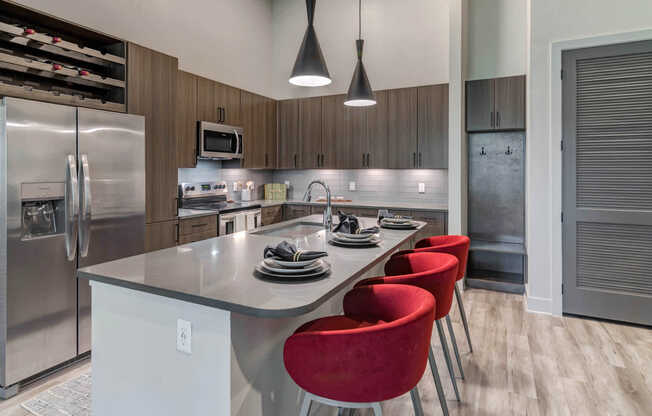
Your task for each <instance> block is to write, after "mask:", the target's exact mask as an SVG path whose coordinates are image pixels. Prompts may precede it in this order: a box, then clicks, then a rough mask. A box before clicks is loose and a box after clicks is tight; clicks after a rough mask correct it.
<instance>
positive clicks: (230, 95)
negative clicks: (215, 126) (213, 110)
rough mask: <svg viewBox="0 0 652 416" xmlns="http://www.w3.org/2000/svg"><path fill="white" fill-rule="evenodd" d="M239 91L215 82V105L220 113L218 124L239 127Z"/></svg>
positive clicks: (240, 119)
mask: <svg viewBox="0 0 652 416" xmlns="http://www.w3.org/2000/svg"><path fill="white" fill-rule="evenodd" d="M240 93H241V92H240V90H239V89H238V88H234V87H231V86H228V85H225V84H222V83H219V82H215V104H216V105H217V108H218V109H219V111H221V112H222V114H221V119H219V122H220V123H223V124H228V125H230V126H241V125H242V115H241V110H240Z"/></svg>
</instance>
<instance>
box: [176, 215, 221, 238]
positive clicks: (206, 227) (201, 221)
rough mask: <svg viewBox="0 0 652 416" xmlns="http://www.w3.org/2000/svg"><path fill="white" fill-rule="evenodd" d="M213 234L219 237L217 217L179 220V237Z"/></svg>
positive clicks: (209, 216)
mask: <svg viewBox="0 0 652 416" xmlns="http://www.w3.org/2000/svg"><path fill="white" fill-rule="evenodd" d="M207 232H212V233H213V234H214V236H216V235H217V215H207V216H205V217H195V218H187V219H181V220H179V236H185V235H190V234H200V233H207Z"/></svg>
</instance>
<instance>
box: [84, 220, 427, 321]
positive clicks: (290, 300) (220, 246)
mask: <svg viewBox="0 0 652 416" xmlns="http://www.w3.org/2000/svg"><path fill="white" fill-rule="evenodd" d="M307 221H309V222H314V223H317V224H321V221H322V217H321V215H312V216H309V217H304V218H300V219H296V220H292V221H286V222H282V223H278V224H273V225H270V226H267V227H263V228H260V229H258V230H256V231H254V232H239V233H235V234H230V235H227V236H223V237H217V238H210V239H208V240H203V241H198V242H195V243H190V244H185V245H182V246H177V247H173V248H168V249H164V250H159V251H154V252H150V253H145V254H141V255H138V256H133V257H127V258H124V259H120V260H115V261H112V262H108V263H102V264H97V265H94V266H90V267H85V268H82V269H79V270H78V278H85V279H90V280H96V281H99V282H103V283H107V284H112V285H116V286H121V287H126V288H130V289H133V290H138V291H143V292H148V293H153V294H156V295H160V296H165V297H170V298H175V299H180V300H183V301H187V302H191V303H197V304H201V305H206V306H211V307H215V308H220V309H225V310H229V311H233V312H237V313H242V314H247V315H253V316H259V317H288V316H299V315H302V314H305V313H308V312H310V311H312V310H314V309H316V308H317V307H318V306H319V305H320V304H322V303H323V302H325V301H326V300H327V299H328V298H330V297H331V296H332V295H333V294H334V293H336V292H337V291H339V290H340V289H341V288H342V287H344V286H345V285H346V284H348V283H349V282H351V280H352V279H356V278H358V277H360V276H361V275H362V274H363V273H365V272H366V271H367V270H369V269H370V268H371V267H373V266H375V265H376V264H377V263H379V262H380V261H382V260H384V259H385V258H387V257H388V256H389V255H390V253H392V252H393V251H394V250H395V249H397V248H398V247H400V246H401V245H402V244H404V243H405V242H406V241H408V240H409V239H410V238H411V237H413V236H414V235H415V234H416V233H417V232H418V230H388V229H383V230H382V231H381V235H382V238H383V241H382V242H381V243H380V245H379V246H378V247H372V248H363V249H361V248H357V249H351V248H344V247H336V246H332V245H330V244H328V243H327V241H326V231H325V230H319V231H318V232H316V233H314V234H310V235H308V236H305V237H301V238H298V239H291V241H294V242H295V243H297V242H298V244H299V247H300V248H302V249H304V250H324V251H327V252H328V254H329V255H328V257H326V261H328V262H329V263H330V264H331V265H332V269H331V272H330V274H329V275H328V276H327V277H325V278H322V279H319V280H312V281H305V282H301V283H279V282H272V281H268V280H263V279H261V278H259V277H257V276H255V275H254V267H255V265H256V264H258V262H259V261H260V260H261V259H262V257H263V250H264V249H265V247H266V246H267V245H276V244H278V243H280V242H281V241H283V240H284V239H285V238H282V237H275V236H268V235H260V234H256V233H259V232H260V231H266V230H274V229H277V228H281V227H283V226H286V225H288V224H291V223H297V222H307ZM361 222H362V224H363V225H364V226H372V225H374V224H375V222H376V219H375V218H361ZM419 224H420V225H419V227H422V226H423V225H425V223H423V222H419Z"/></svg>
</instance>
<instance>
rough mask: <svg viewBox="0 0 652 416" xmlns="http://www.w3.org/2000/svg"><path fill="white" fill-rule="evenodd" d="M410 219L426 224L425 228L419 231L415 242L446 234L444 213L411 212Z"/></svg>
mask: <svg viewBox="0 0 652 416" xmlns="http://www.w3.org/2000/svg"><path fill="white" fill-rule="evenodd" d="M412 217H413V218H414V219H415V220H417V221H424V222H426V226H425V227H423V228H422V229H421V230H420V231H419V233H418V234H417V237H416V240H415V241H419V240H420V239H422V238H426V237H433V236H436V235H445V234H448V214H446V213H445V212H437V211H413V212H412Z"/></svg>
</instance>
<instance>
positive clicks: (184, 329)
mask: <svg viewBox="0 0 652 416" xmlns="http://www.w3.org/2000/svg"><path fill="white" fill-rule="evenodd" d="M177 351H181V352H184V353H186V354H192V324H191V323H190V322H188V321H184V320H183V319H177Z"/></svg>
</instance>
